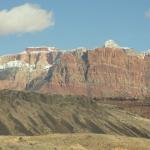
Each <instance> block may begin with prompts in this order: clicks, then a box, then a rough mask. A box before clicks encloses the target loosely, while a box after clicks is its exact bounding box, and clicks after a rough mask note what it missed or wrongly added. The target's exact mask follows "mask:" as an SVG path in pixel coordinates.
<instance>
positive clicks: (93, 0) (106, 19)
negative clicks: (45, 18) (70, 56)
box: [0, 0, 150, 54]
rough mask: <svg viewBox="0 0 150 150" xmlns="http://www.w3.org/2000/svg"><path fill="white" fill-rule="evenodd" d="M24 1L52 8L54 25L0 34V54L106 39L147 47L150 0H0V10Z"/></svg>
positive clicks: (92, 43)
mask: <svg viewBox="0 0 150 150" xmlns="http://www.w3.org/2000/svg"><path fill="white" fill-rule="evenodd" d="M26 3H29V4H37V5H39V7H40V8H41V9H43V10H45V11H47V12H49V11H52V12H53V20H54V21H55V24H54V25H53V26H49V27H46V28H45V29H43V30H41V31H34V32H27V33H26V32H24V33H13V34H6V35H5V34H4V35H3V34H0V54H7V53H17V52H20V51H23V50H24V49H25V48H26V47H29V46H42V45H47V46H56V47H58V48H60V49H72V48H76V47H81V46H83V47H88V48H94V47H97V46H101V45H103V43H104V42H105V41H106V40H108V39H113V40H115V41H116V42H117V43H119V44H120V45H121V46H128V47H132V48H135V49H137V50H139V51H141V50H147V49H148V48H150V12H147V11H148V10H149V9H150V0H13V1H12V0H1V1H0V12H1V11H2V10H4V9H8V11H9V10H10V9H12V8H15V7H17V6H21V5H24V4H26ZM145 12H147V13H149V14H148V15H147V17H146V16H145ZM31 16H32V14H31ZM29 17H30V16H29ZM12 18H13V17H12ZM6 19H7V18H6ZM6 19H5V21H6V22H7V20H6ZM39 21H40V20H39ZM0 24H3V22H0ZM18 24H19V22H18ZM0 27H1V25H0ZM5 27H6V26H5ZM6 29H7V28H6Z"/></svg>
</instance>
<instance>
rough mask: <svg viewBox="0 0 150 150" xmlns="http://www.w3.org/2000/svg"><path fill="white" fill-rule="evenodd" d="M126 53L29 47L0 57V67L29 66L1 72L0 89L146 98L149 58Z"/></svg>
mask: <svg viewBox="0 0 150 150" xmlns="http://www.w3.org/2000/svg"><path fill="white" fill-rule="evenodd" d="M130 51H131V50H124V49H123V48H118V47H105V48H97V49H94V50H86V49H83V48H81V49H77V50H74V51H72V52H58V51H48V49H47V50H45V49H43V50H42V49H38V51H36V49H35V50H34V49H33V48H32V51H31V50H30V51H29V50H28V51H26V52H24V53H22V54H18V55H14V56H4V57H0V65H4V64H7V63H8V62H10V61H16V60H17V61H21V62H25V63H26V64H27V65H29V66H25V65H24V66H22V67H20V68H18V67H16V66H15V67H16V69H15V70H14V71H13V70H12V68H5V69H1V70H0V89H21V90H24V89H26V90H35V91H40V92H44V93H59V94H73V95H87V96H95V97H147V96H150V90H149V89H150V55H149V54H147V55H143V56H139V55H136V53H134V52H132V53H130ZM10 70H11V71H10ZM5 74H6V76H5Z"/></svg>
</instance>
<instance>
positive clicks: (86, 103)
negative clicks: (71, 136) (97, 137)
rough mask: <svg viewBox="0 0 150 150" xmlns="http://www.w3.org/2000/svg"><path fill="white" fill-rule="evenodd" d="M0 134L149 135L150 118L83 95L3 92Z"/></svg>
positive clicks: (0, 101) (1, 95)
mask: <svg viewBox="0 0 150 150" xmlns="http://www.w3.org/2000/svg"><path fill="white" fill-rule="evenodd" d="M0 106H1V107H0V114H1V115H0V134H1V135H41V134H49V133H99V134H100V133H101V134H114V135H127V136H135V137H145V138H149V137H150V120H148V119H144V118H142V117H140V116H138V115H133V114H132V113H129V112H127V111H124V110H122V109H119V108H118V107H117V106H115V105H109V104H103V103H99V102H98V101H97V100H96V99H92V98H87V97H84V96H60V95H44V94H38V93H33V92H21V91H8V90H2V91H0Z"/></svg>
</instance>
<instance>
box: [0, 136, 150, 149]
mask: <svg viewBox="0 0 150 150" xmlns="http://www.w3.org/2000/svg"><path fill="white" fill-rule="evenodd" d="M149 149H150V140H149V139H144V138H131V137H126V136H115V135H104V134H50V135H46V136H32V137H29V136H17V137H14V136H1V137H0V150H149Z"/></svg>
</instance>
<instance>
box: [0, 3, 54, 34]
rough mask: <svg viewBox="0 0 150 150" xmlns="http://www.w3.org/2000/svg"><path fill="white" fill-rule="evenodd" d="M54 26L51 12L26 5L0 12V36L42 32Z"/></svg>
mask: <svg viewBox="0 0 150 150" xmlns="http://www.w3.org/2000/svg"><path fill="white" fill-rule="evenodd" d="M53 25H54V18H53V12H52V11H47V10H44V9H42V8H40V7H39V6H38V5H36V4H30V3H26V4H24V5H21V6H17V7H14V8H12V9H10V10H1V11H0V35H8V34H16V33H26V32H35V31H41V30H44V29H46V28H48V27H50V26H53Z"/></svg>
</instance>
